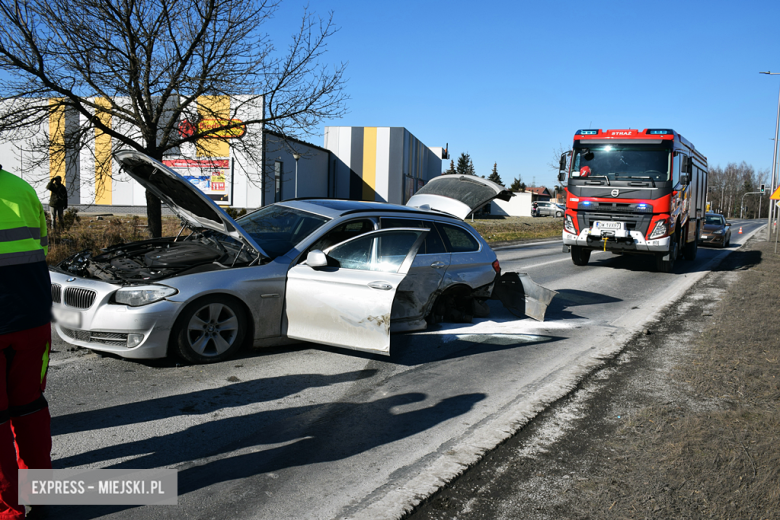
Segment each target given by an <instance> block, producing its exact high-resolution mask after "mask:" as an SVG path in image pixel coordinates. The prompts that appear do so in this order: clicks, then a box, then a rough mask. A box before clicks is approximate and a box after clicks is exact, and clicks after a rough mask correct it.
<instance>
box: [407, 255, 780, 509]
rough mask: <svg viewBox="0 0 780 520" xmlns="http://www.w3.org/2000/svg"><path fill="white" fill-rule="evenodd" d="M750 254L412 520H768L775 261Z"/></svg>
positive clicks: (777, 289) (774, 427) (773, 447)
mask: <svg viewBox="0 0 780 520" xmlns="http://www.w3.org/2000/svg"><path fill="white" fill-rule="evenodd" d="M772 248H773V244H771V243H770V244H768V243H766V242H758V241H756V240H752V241H751V242H750V243H749V244H748V245H747V246H746V247H744V248H742V249H740V250H739V251H736V252H734V253H732V254H731V255H729V256H728V257H727V258H726V260H725V261H724V262H723V263H722V264H721V266H720V267H719V268H717V269H716V270H714V271H713V272H712V273H710V274H709V275H707V276H706V277H704V278H703V279H702V280H700V281H699V282H698V283H697V284H696V285H695V286H694V288H693V289H692V290H690V291H689V292H688V293H687V294H686V295H685V296H684V297H683V298H682V299H681V300H680V301H679V302H678V303H676V304H674V305H673V306H671V307H670V308H669V309H667V310H666V312H665V313H664V316H665V317H664V319H663V320H660V321H658V322H656V323H655V324H653V325H652V326H649V327H648V328H647V329H646V331H643V332H640V333H638V334H637V335H636V336H634V337H633V338H632V340H631V341H630V342H629V343H628V345H627V346H626V348H625V349H624V350H623V351H622V353H621V354H620V355H619V356H617V357H616V358H615V359H614V360H611V361H609V362H607V363H606V364H605V365H604V366H603V367H602V368H600V369H599V370H597V371H596V372H594V373H593V374H592V375H591V376H590V377H588V378H587V379H586V380H585V381H583V382H582V383H581V384H580V385H579V387H578V389H577V390H576V391H575V392H572V393H571V394H569V395H568V396H567V397H565V398H563V399H561V400H560V401H559V402H557V403H556V404H555V405H554V406H552V407H551V408H550V409H548V410H547V411H545V412H544V413H542V414H541V415H540V416H539V417H538V418H536V419H535V420H534V421H532V422H531V423H530V424H529V425H528V426H526V427H525V428H524V429H523V430H522V431H521V432H519V433H518V434H517V435H515V436H514V437H512V438H511V439H509V440H508V441H507V442H506V443H504V444H503V445H501V446H500V447H499V448H497V449H496V450H494V451H492V452H491V453H489V454H488V455H487V456H486V457H485V459H483V461H482V462H480V463H479V464H477V465H476V466H474V467H473V468H471V469H469V470H468V471H466V472H465V473H464V474H463V475H462V476H461V477H460V478H458V479H457V480H455V481H454V482H452V483H451V484H450V485H448V486H447V487H446V488H445V489H443V490H442V491H440V492H439V493H437V494H436V495H434V496H432V497H431V498H430V499H428V500H427V501H426V502H425V503H424V504H423V505H422V506H420V507H419V508H418V509H417V511H416V512H415V513H414V514H413V515H412V516H411V517H410V518H415V519H423V518H426V519H445V518H447V519H449V518H454V517H456V518H459V519H467V518H491V519H500V518H519V517H522V518H604V517H611V516H614V517H616V518H634V517H636V518H640V517H649V516H655V517H658V518H698V517H702V516H713V517H731V518H737V517H739V518H753V517H755V518H777V517H778V514H779V513H778V512H777V511H776V503H778V502H779V501H780V496H779V495H780V490H779V489H778V486H777V482H778V481H780V475H778V473H779V472H780V469H779V468H780V464H778V459H779V458H780V456H779V454H780V448H778V442H777V432H778V431H780V428H779V427H778V426H780V424H778V423H779V422H780V419H778V417H780V414H778V413H777V412H778V402H780V391H779V390H778V388H779V387H778V384H779V383H780V375H779V374H778V370H777V369H778V357H780V346H778V343H779V342H778V341H777V340H776V339H774V338H777V336H778V334H780V323H777V320H776V312H777V311H776V309H777V305H778V303H780V255H776V254H774V252H773V249H772Z"/></svg>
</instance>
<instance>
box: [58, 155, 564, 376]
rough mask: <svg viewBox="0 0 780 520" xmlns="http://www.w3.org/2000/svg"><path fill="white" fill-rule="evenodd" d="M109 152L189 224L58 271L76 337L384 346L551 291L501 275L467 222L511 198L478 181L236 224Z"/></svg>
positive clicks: (189, 344) (159, 345) (267, 210)
mask: <svg viewBox="0 0 780 520" xmlns="http://www.w3.org/2000/svg"><path fill="white" fill-rule="evenodd" d="M115 158H116V160H117V161H118V162H119V164H120V165H121V166H122V168H123V169H124V170H125V171H127V172H128V174H129V175H130V176H131V177H133V178H134V179H135V180H136V181H138V182H139V183H140V184H141V185H142V186H143V187H144V188H146V189H147V190H150V191H151V192H153V193H154V194H155V195H157V196H158V197H160V198H161V199H162V200H163V201H164V202H165V203H166V204H167V205H168V206H169V207H170V208H171V209H172V210H173V211H174V213H175V214H176V215H177V216H178V217H179V218H181V220H182V222H183V224H184V225H185V227H186V228H189V230H190V232H189V233H183V232H180V233H179V235H178V236H177V237H169V238H159V239H152V240H144V241H140V242H133V243H129V244H122V245H117V246H113V247H110V248H107V249H104V250H102V252H101V253H100V254H98V255H94V256H93V255H92V254H90V253H89V252H88V251H85V252H81V253H77V254H75V255H72V256H71V257H69V258H67V259H66V260H64V261H63V262H61V263H60V264H59V265H57V266H55V267H52V268H51V269H50V274H51V279H52V297H53V300H54V315H55V319H56V323H55V328H56V330H57V332H58V333H59V335H60V336H61V337H62V338H63V339H64V340H65V341H66V342H68V343H71V344H73V345H77V346H81V347H86V348H89V349H92V350H95V351H102V352H109V353H113V354H116V355H119V356H122V357H127V358H161V357H165V356H168V355H171V354H178V355H180V356H181V357H183V358H184V359H186V360H188V361H190V362H193V363H209V362H216V361H221V360H225V359H228V358H230V357H232V356H234V355H235V354H236V352H237V351H238V350H239V349H241V348H242V347H243V346H246V345H253V346H255V347H261V346H271V345H279V344H285V343H289V342H295V341H310V342H314V343H320V344H326V345H333V346H339V347H344V348H349V349H355V350H363V351H371V352H379V353H383V354H389V353H390V334H391V332H396V331H413V330H421V329H425V328H426V327H427V326H428V324H430V323H434V322H441V321H466V322H467V321H470V320H471V319H472V317H474V316H484V315H486V313H487V312H489V308H488V306H487V305H486V304H485V301H486V300H487V299H489V298H491V297H495V298H499V299H501V300H502V302H503V303H504V305H505V306H507V307H509V308H510V309H512V310H513V312H515V313H516V314H518V315H524V314H528V315H530V316H532V317H534V318H536V319H542V318H543V316H544V310H545V309H546V305H547V303H549V301H550V299H551V298H552V296H553V295H554V294H555V293H554V292H552V291H548V290H546V289H543V288H540V287H539V286H536V285H535V284H533V282H531V281H530V279H528V278H527V277H524V276H523V275H518V274H515V273H505V274H503V275H502V274H501V269H500V267H499V264H498V261H497V259H496V255H495V253H494V252H493V251H492V250H491V249H490V247H489V246H488V244H487V243H486V242H485V241H484V240H483V239H482V237H480V236H479V234H477V233H476V232H475V231H474V230H473V229H472V228H471V227H470V226H469V225H468V224H466V223H465V222H464V221H463V220H462V219H463V218H465V217H466V216H467V215H468V214H469V213H471V212H472V211H474V210H476V209H478V208H479V207H481V206H483V205H485V204H487V203H488V202H490V200H492V199H493V198H496V197H500V198H505V199H508V198H509V197H510V196H511V193H509V192H507V191H506V190H504V188H503V187H501V186H499V185H496V184H494V183H491V182H490V181H486V180H484V179H481V178H477V177H471V176H456V175H443V176H441V177H437V178H435V179H433V180H431V181H430V182H429V183H428V184H426V185H425V186H424V187H423V188H422V189H421V190H420V191H418V193H417V194H415V195H414V196H413V197H412V198H411V199H410V200H409V202H408V203H407V205H406V206H400V205H395V204H387V203H379V202H362V201H350V200H334V199H315V200H291V201H285V202H280V203H275V204H271V205H269V206H265V207H263V208H261V209H259V210H257V211H255V212H253V213H251V214H249V215H246V216H244V217H242V218H241V219H239V220H238V221H235V220H233V219H232V218H231V217H230V216H228V215H227V213H225V212H224V211H223V210H222V209H221V208H220V207H219V206H217V205H216V204H214V203H213V202H212V201H211V200H210V199H208V198H207V197H206V196H205V195H204V194H203V193H201V192H200V191H199V190H198V189H197V188H195V187H194V186H192V185H191V184H189V183H188V182H187V181H186V180H185V179H183V178H182V177H180V176H179V175H178V174H176V173H175V172H174V171H172V170H170V169H169V168H167V167H166V166H164V165H163V164H161V163H160V162H158V161H155V160H154V159H151V158H149V157H147V156H145V155H143V154H141V153H138V152H134V151H121V152H117V153H116V154H115ZM183 230H184V228H183V229H182V231H183Z"/></svg>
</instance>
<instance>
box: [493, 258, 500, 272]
mask: <svg viewBox="0 0 780 520" xmlns="http://www.w3.org/2000/svg"><path fill="white" fill-rule="evenodd" d="M493 270H494V271H495V272H497V273H500V272H501V266H500V265H498V260H494V261H493Z"/></svg>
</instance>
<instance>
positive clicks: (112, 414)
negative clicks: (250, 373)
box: [51, 369, 377, 467]
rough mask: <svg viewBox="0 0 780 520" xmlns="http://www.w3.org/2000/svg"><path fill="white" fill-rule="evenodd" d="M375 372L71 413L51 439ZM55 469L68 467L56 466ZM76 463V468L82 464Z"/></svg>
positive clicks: (285, 380)
mask: <svg viewBox="0 0 780 520" xmlns="http://www.w3.org/2000/svg"><path fill="white" fill-rule="evenodd" d="M376 373H377V371H376V370H375V369H368V370H360V371H356V372H345V373H343V374H335V375H332V376H326V375H321V374H294V375H286V376H279V377H270V378H264V379H256V380H252V381H243V382H240V383H235V384H231V385H227V386H222V387H219V388H213V389H208V390H200V391H197V392H191V393H188V394H177V395H171V396H168V397H160V398H157V399H148V400H145V401H139V402H133V403H127V404H123V405H121V406H114V407H110V408H101V409H98V410H90V411H87V412H79V413H72V414H69V415H62V416H58V417H55V418H54V419H53V420H52V425H51V432H52V435H65V434H68V433H77V432H85V431H90V430H98V429H103V428H111V427H116V426H128V425H133V424H139V423H144V422H147V421H156V420H159V419H166V418H169V417H176V416H179V415H195V414H208V413H216V412H218V411H219V410H220V409H223V408H234V407H238V406H245V405H249V404H252V403H262V402H267V401H274V400H276V399H281V398H283V397H286V396H288V395H294V394H297V393H299V392H301V391H302V390H305V389H307V388H315V387H325V386H330V385H334V384H337V383H343V382H347V381H357V380H360V379H366V378H369V377H373V376H374V375H376ZM59 462H60V461H55V464H56V465H58V466H59V467H69V466H68V465H65V466H62V465H59ZM84 463H85V462H78V463H77V464H84ZM71 465H72V464H71Z"/></svg>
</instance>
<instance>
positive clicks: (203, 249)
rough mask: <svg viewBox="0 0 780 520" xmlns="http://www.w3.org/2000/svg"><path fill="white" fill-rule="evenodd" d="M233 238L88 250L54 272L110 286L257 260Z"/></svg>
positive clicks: (203, 237)
mask: <svg viewBox="0 0 780 520" xmlns="http://www.w3.org/2000/svg"><path fill="white" fill-rule="evenodd" d="M258 258H259V257H256V256H254V255H252V254H250V252H249V251H248V250H247V249H246V248H245V247H244V246H242V245H241V244H238V243H237V242H235V241H233V240H232V239H228V241H225V240H218V239H217V238H215V237H214V236H209V234H194V235H189V236H187V237H186V238H184V239H183V240H179V241H177V239H175V238H157V239H151V240H144V241H141V242H133V243H131V244H119V245H116V246H112V247H108V248H106V249H103V250H102V252H101V253H100V254H99V255H95V256H93V255H92V253H91V252H90V251H89V250H86V251H81V252H79V253H76V254H74V255H71V256H70V257H68V258H66V259H65V260H63V261H62V262H60V264H59V265H57V269H58V270H60V271H62V272H65V273H70V274H74V275H76V276H80V277H82V278H87V279H98V280H103V281H106V282H110V283H145V282H150V281H155V280H161V279H164V278H170V277H172V276H181V275H185V274H194V273H201V272H206V271H215V270H221V269H230V268H231V267H246V266H248V265H252V264H254V263H256V262H257V261H258Z"/></svg>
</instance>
